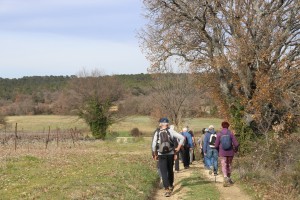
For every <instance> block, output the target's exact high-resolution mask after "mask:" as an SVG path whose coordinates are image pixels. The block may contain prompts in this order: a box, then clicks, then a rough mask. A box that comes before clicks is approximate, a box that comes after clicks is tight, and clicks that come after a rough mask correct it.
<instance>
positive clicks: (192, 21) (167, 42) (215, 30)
mask: <svg viewBox="0 0 300 200" xmlns="http://www.w3.org/2000/svg"><path fill="white" fill-rule="evenodd" d="M144 5H145V7H146V9H147V11H148V12H147V14H146V17H147V18H148V19H149V23H148V25H147V27H146V28H145V30H143V31H141V33H140V35H139V36H140V38H141V43H142V46H143V47H144V49H145V51H146V53H147V57H148V59H149V60H150V61H151V62H152V66H151V70H153V69H155V70H158V71H159V70H161V71H163V70H164V66H166V62H168V60H169V59H170V58H172V57H174V56H176V57H180V58H182V63H183V64H186V65H189V66H190V69H191V70H193V71H197V72H201V73H203V72H206V73H208V74H210V75H211V77H212V78H215V81H214V83H215V85H213V86H214V88H215V89H214V92H215V96H216V97H217V98H219V99H222V104H220V105H222V107H223V110H224V111H226V112H227V113H226V115H227V116H228V117H230V118H233V117H234V116H236V115H237V114H236V112H238V113H239V115H241V116H242V117H241V121H244V122H243V123H245V122H246V123H248V124H249V125H250V126H251V127H252V128H253V130H254V129H255V126H256V125H255V120H256V119H257V118H259V116H262V115H264V113H263V112H264V107H265V106H271V107H272V109H274V110H276V111H277V112H278V113H279V118H277V119H274V121H273V123H280V122H283V121H285V122H287V123H285V124H286V125H287V126H286V130H289V131H290V130H292V127H294V125H295V124H296V123H295V121H296V120H297V119H299V95H300V94H299V91H300V88H299V87H300V78H299V77H300V76H299V75H300V70H299V53H300V51H299V48H300V47H299V46H300V45H299V32H300V31H299V28H300V12H299V7H300V3H299V0H284V1H274V0H248V1H240V0H205V1H203V0H189V1H187V0H170V1H169V0H168V1H167V0H144ZM231 108H234V109H233V110H232V109H231ZM236 108H238V109H236ZM246 119H247V120H246Z"/></svg>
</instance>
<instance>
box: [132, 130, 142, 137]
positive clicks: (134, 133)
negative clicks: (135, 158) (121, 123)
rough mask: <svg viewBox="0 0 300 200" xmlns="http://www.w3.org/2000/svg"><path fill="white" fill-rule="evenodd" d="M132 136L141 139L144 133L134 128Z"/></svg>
mask: <svg viewBox="0 0 300 200" xmlns="http://www.w3.org/2000/svg"><path fill="white" fill-rule="evenodd" d="M130 134H131V135H132V136H133V137H140V136H141V135H142V132H140V130H139V129H138V128H133V129H132V130H131V131H130Z"/></svg>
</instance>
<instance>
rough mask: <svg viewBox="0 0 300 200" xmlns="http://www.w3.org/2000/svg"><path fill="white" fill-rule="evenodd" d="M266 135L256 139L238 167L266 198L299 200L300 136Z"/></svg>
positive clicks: (247, 182)
mask: <svg viewBox="0 0 300 200" xmlns="http://www.w3.org/2000/svg"><path fill="white" fill-rule="evenodd" d="M268 143H269V144H271V145H270V146H269V148H268V147H267V146H268V145H267V142H266V140H265V139H264V138H260V139H259V140H258V141H256V142H253V143H252V146H251V149H252V151H251V152H250V153H249V154H247V156H244V157H242V158H237V159H239V161H238V160H237V161H238V165H239V166H238V167H239V169H238V170H236V171H238V172H239V173H240V177H241V178H242V180H243V181H245V182H246V184H247V185H248V184H250V185H252V187H253V188H254V190H255V191H256V194H257V197H260V198H263V199H274V200H275V199H298V198H299V195H300V187H299V184H300V175H299V174H300V162H299V160H300V149H299V145H300V137H299V136H289V137H285V138H272V139H269V141H268Z"/></svg>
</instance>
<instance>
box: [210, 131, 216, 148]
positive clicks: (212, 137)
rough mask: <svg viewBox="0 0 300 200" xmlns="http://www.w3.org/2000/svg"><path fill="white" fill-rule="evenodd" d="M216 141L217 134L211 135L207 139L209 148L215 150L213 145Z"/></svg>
mask: <svg viewBox="0 0 300 200" xmlns="http://www.w3.org/2000/svg"><path fill="white" fill-rule="evenodd" d="M216 139H217V134H216V133H211V134H210V137H209V146H210V148H215V143H216Z"/></svg>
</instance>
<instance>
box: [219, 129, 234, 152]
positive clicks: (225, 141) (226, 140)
mask: <svg viewBox="0 0 300 200" xmlns="http://www.w3.org/2000/svg"><path fill="white" fill-rule="evenodd" d="M221 144H222V149H223V150H225V151H228V150H231V149H232V140H231V137H230V134H229V131H228V130H227V132H226V134H222V135H221Z"/></svg>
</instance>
